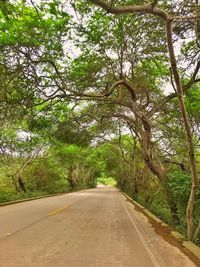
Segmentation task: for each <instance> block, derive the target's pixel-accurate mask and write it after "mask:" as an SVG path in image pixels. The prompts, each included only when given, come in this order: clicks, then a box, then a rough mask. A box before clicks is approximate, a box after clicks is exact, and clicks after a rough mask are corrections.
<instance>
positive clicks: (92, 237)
mask: <svg viewBox="0 0 200 267" xmlns="http://www.w3.org/2000/svg"><path fill="white" fill-rule="evenodd" d="M19 266H20V267H36V266H37V267H114V266H116V267H118V266H121V267H123V266H130V267H180V266H181V267H194V266H196V265H194V264H193V263H192V262H191V261H190V260H189V259H188V258H187V257H186V256H185V255H184V254H183V253H182V252H181V251H180V250H179V249H178V248H176V247H173V246H171V245H170V244H168V243H167V242H166V241H164V240H163V238H162V237H161V236H159V235H157V234H156V233H155V232H154V230H153V229H152V227H151V225H150V224H149V222H148V220H147V218H146V217H145V216H144V215H143V214H141V213H139V212H137V211H136V210H135V209H134V206H133V205H132V204H130V203H129V202H127V201H126V199H125V197H124V196H123V195H122V194H121V193H120V192H118V191H117V190H116V189H113V188H101V189H90V190H84V191H80V192H75V193H70V194H65V195H61V196H55V197H49V198H45V199H38V200H34V201H29V202H23V203H18V204H14V205H9V206H3V207H0V267H19Z"/></svg>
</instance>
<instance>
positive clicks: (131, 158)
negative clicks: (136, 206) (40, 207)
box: [0, 0, 200, 243]
mask: <svg viewBox="0 0 200 267" xmlns="http://www.w3.org/2000/svg"><path fill="white" fill-rule="evenodd" d="M199 56H200V7H199V5H198V1H197V0H186V1H177V0H176V1H175V0H172V1H165V0H160V1H156V0H154V1H153V0H152V1H139V0H123V1H122V0H90V1H88V0H49V1H45V0H37V1H34V0H2V1H1V2H0V83H1V89H0V117H1V122H0V123H1V129H0V201H1V202H5V201H10V200H14V199H19V198H27V197H31V196H39V195H45V194H52V193H60V192H67V191H72V190H78V189H82V188H91V187H95V186H96V184H97V182H100V183H104V184H111V185H115V181H116V185H117V187H118V188H119V189H121V190H123V191H124V192H126V193H127V194H129V195H130V196H131V197H133V198H134V199H135V200H137V201H138V202H140V203H142V204H143V205H144V206H145V207H147V208H148V209H149V210H151V211H153V212H154V214H156V215H157V216H159V217H160V218H162V219H163V220H164V221H165V222H167V223H170V224H171V225H172V226H173V227H176V228H177V229H178V230H179V231H181V232H182V233H184V234H186V235H187V238H188V239H189V240H192V241H194V242H196V243H199V242H200V220H199V219H200V208H199V207H200V189H199V173H200V83H199V82H200V75H199V68H200V60H199Z"/></svg>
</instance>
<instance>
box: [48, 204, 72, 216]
mask: <svg viewBox="0 0 200 267" xmlns="http://www.w3.org/2000/svg"><path fill="white" fill-rule="evenodd" d="M69 206H70V205H65V206H64V207H62V208H59V209H57V210H54V211H52V212H50V213H48V216H51V215H54V214H55V213H57V212H60V211H62V210H64V209H66V208H68V207H69Z"/></svg>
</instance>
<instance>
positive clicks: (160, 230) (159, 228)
mask: <svg viewBox="0 0 200 267" xmlns="http://www.w3.org/2000/svg"><path fill="white" fill-rule="evenodd" d="M126 200H127V201H128V202H130V203H131V204H132V205H134V203H133V202H132V201H131V200H129V199H128V198H127V199H126ZM134 207H135V210H136V211H138V212H140V213H142V214H143V215H145V216H146V217H147V218H148V221H149V223H150V224H151V226H152V227H153V229H154V231H155V232H156V233H157V234H158V235H160V236H162V237H163V239H164V240H166V241H167V242H168V243H169V244H170V245H172V246H175V247H177V248H179V249H180V250H181V252H183V253H184V254H185V255H186V256H187V257H188V258H189V259H190V260H191V261H192V262H193V263H195V264H196V266H200V259H198V258H197V257H196V256H195V255H194V254H192V253H191V252H190V251H189V250H187V249H186V248H184V247H183V246H182V243H181V242H179V241H178V240H177V239H176V238H175V237H173V236H172V234H171V232H172V231H174V229H173V228H171V227H170V226H164V225H161V223H158V222H156V221H154V220H153V219H152V218H151V217H149V216H148V215H147V214H146V213H145V212H144V210H143V209H142V208H140V207H138V206H136V205H134Z"/></svg>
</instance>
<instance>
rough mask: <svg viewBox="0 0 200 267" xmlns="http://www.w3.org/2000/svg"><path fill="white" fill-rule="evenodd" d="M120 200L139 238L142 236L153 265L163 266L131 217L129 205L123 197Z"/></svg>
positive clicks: (156, 266) (141, 238)
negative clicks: (127, 205)
mask: <svg viewBox="0 0 200 267" xmlns="http://www.w3.org/2000/svg"><path fill="white" fill-rule="evenodd" d="M120 200H121V202H122V205H123V207H124V209H125V211H126V213H127V215H128V217H129V220H130V222H131V224H132V225H133V227H134V228H135V230H136V232H137V234H138V236H139V238H140V240H141V242H142V244H143V246H144V248H145V249H146V252H147V253H148V255H149V257H150V259H151V261H152V263H153V265H154V266H155V267H161V265H160V264H159V263H158V261H157V260H156V258H155V256H154V255H153V253H152V251H151V250H150V248H149V247H148V245H147V244H146V241H145V240H144V238H143V236H142V234H141V232H140V230H139V229H138V227H137V225H136V223H135V222H134V221H133V219H132V217H131V215H130V213H129V211H128V209H127V207H126V206H125V204H124V202H123V201H122V199H121V198H120Z"/></svg>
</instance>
